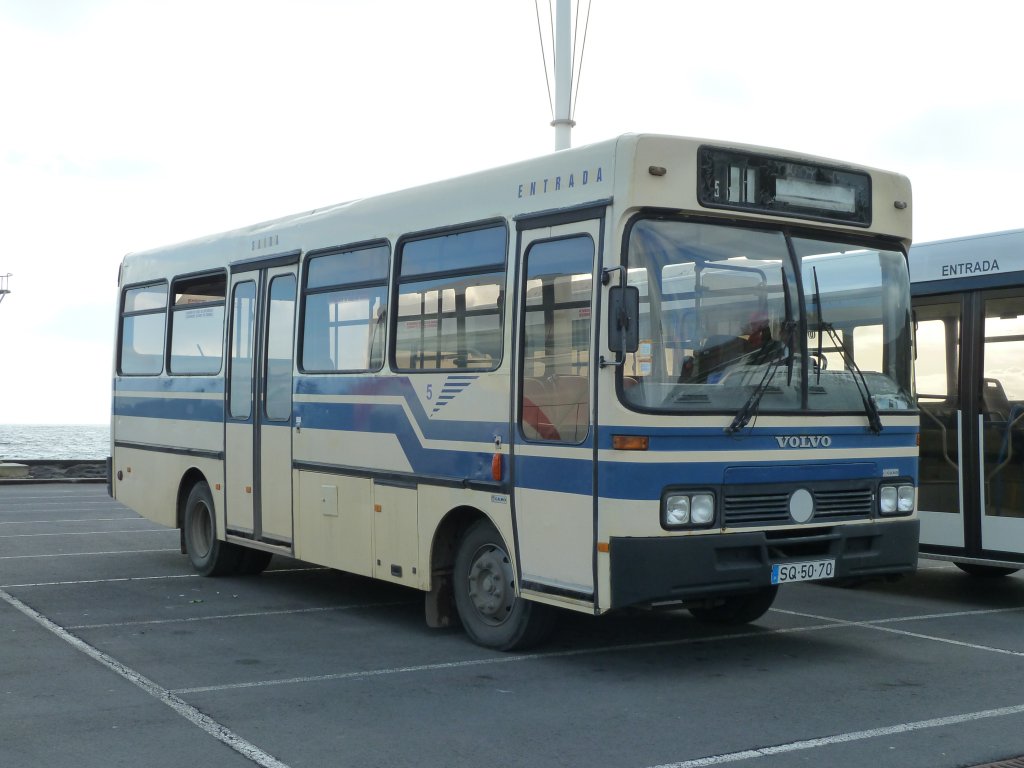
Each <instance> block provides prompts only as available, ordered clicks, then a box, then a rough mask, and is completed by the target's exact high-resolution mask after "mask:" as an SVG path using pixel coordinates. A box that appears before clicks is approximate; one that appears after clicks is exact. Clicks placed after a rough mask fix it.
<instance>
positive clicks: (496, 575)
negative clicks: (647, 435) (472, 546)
mask: <svg viewBox="0 0 1024 768" xmlns="http://www.w3.org/2000/svg"><path fill="white" fill-rule="evenodd" d="M469 597H470V599H471V600H472V601H473V607H474V608H476V610H477V612H478V613H479V614H480V616H481V618H483V619H484V620H485V621H486V622H487V623H489V624H501V623H502V622H503V621H505V619H507V618H508V616H509V614H510V613H511V612H512V606H513V605H514V603H515V599H516V592H515V574H513V572H512V563H511V562H510V561H509V558H508V555H506V554H505V553H504V552H503V551H502V550H501V549H499V548H498V547H495V546H487V547H482V548H480V549H479V550H478V551H477V553H476V555H475V556H474V557H473V564H472V565H471V566H470V569H469Z"/></svg>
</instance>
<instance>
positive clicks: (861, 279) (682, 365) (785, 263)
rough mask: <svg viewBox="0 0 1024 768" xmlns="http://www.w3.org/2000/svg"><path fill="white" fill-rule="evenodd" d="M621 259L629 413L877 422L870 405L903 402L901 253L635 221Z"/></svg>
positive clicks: (905, 320)
mask: <svg viewBox="0 0 1024 768" xmlns="http://www.w3.org/2000/svg"><path fill="white" fill-rule="evenodd" d="M626 263H627V271H628V282H629V283H630V284H631V285H636V286H637V287H638V289H639V290H640V302H641V308H640V313H641V314H640V346H639V349H638V350H637V351H636V353H634V354H630V355H628V356H627V358H626V362H625V364H624V366H623V377H624V378H623V397H624V399H625V401H626V403H627V404H628V405H631V406H633V407H636V408H638V409H642V410H656V411H672V412H693V411H698V412H699V411H705V412H710V411H714V412H722V411H724V412H730V411H733V412H737V422H734V423H739V425H740V426H742V425H743V424H746V423H747V421H748V420H749V418H750V416H752V415H754V414H756V413H757V412H762V413H764V412H783V411H788V412H793V411H800V410H813V411H822V412H834V413H847V412H856V413H865V414H867V415H868V418H869V421H870V422H871V423H872V424H873V425H877V424H878V413H879V412H880V411H893V410H907V409H910V408H912V407H913V395H912V376H911V361H910V345H909V343H908V340H909V334H910V321H911V316H910V307H909V303H908V300H907V298H906V296H907V295H908V293H909V277H908V273H907V267H906V258H905V256H904V255H903V254H902V253H901V252H900V251H897V250H885V249H882V250H878V249H872V248H866V247H864V246H861V245H852V244H848V243H843V242H837V241H835V240H824V239H821V240H818V239H811V238H806V237H793V236H788V235H787V234H786V233H785V232H783V231H779V230H770V229H752V228H749V227H739V226H730V225H720V224H708V223H699V222H691V221H684V220H675V219H644V220H640V221H638V222H636V223H635V224H634V226H633V227H632V230H631V232H630V236H629V243H628V251H627V258H626ZM743 412H746V415H745V417H744V416H742V415H741V414H743ZM878 428H880V426H879V427H878Z"/></svg>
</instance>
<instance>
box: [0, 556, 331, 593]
mask: <svg viewBox="0 0 1024 768" xmlns="http://www.w3.org/2000/svg"><path fill="white" fill-rule="evenodd" d="M132 551H133V552H136V551H138V550H132ZM154 551H155V552H177V551H178V550H177V549H157V550H154ZM327 570H330V569H329V568H324V567H323V566H319V565H314V566H310V567H308V568H274V569H273V570H267V571H264V572H263V577H264V578H266V577H268V576H274V575H276V574H279V573H306V572H307V571H327ZM196 578H199V574H198V573H167V574H164V575H162V576H118V577H116V578H112V579H77V580H75V581H35V582H31V583H28V584H0V589H23V588H26V587H67V586H74V585H76V584H109V583H112V582H117V581H156V580H158V579H196Z"/></svg>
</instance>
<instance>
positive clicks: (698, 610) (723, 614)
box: [690, 586, 779, 626]
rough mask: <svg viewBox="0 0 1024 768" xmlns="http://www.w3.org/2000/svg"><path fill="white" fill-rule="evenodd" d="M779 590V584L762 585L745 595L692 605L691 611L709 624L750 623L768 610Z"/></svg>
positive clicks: (695, 616)
mask: <svg viewBox="0 0 1024 768" xmlns="http://www.w3.org/2000/svg"><path fill="white" fill-rule="evenodd" d="M778 592H779V588H778V586H771V587H762V588H761V589H759V590H757V591H756V592H750V593H748V594H745V595H732V596H730V597H724V598H721V599H719V600H716V601H715V602H713V603H712V604H710V605H702V606H692V607H691V608H690V613H692V614H693V616H694V618H697V619H700V620H701V621H705V622H708V623H709V624H729V625H733V626H735V625H738V624H749V623H750V622H752V621H756V620H757V619H759V618H761V617H762V616H764V615H765V614H766V613H767V612H768V609H769V608H771V607H772V603H774V602H775V596H776V595H777V594H778Z"/></svg>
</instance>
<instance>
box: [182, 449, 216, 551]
mask: <svg viewBox="0 0 1024 768" xmlns="http://www.w3.org/2000/svg"><path fill="white" fill-rule="evenodd" d="M199 483H206V484H207V485H209V484H210V481H209V480H207V479H206V475H204V474H203V473H202V472H201V471H200V470H199V469H198V468H196V467H189V468H188V470H186V471H185V474H183V475H182V476H181V480H180V481H179V483H178V498H177V501H176V502H175V505H174V508H175V513H174V517H175V524H176V525H177V528H178V531H179V532H180V534H181V552H182V554H188V548H187V547H186V546H185V502H186V501H188V495H189V494H190V493H191V492H192V489H193V488H195V487H196V485H198V484H199ZM210 492H211V494H210V495H211V497H213V503H214V505H216V504H217V498H216V496H213V488H212V487H211V488H210ZM216 516H217V510H216V509H214V517H216Z"/></svg>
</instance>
